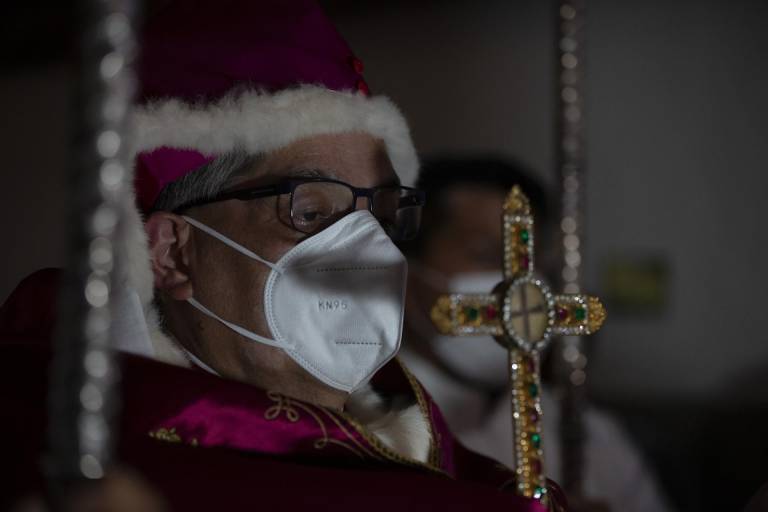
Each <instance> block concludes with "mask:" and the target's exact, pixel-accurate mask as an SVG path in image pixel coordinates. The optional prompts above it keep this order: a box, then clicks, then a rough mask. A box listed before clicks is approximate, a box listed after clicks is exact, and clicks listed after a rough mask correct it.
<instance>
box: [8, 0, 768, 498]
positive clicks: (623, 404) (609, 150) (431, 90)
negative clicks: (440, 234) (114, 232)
mask: <svg viewBox="0 0 768 512" xmlns="http://www.w3.org/2000/svg"><path fill="white" fill-rule="evenodd" d="M323 3H324V5H325V6H326V8H327V10H328V12H329V14H330V15H331V17H332V18H333V19H334V20H335V21H336V22H337V23H338V26H339V29H340V30H341V32H342V33H343V35H344V36H345V37H346V38H347V39H348V41H349V43H350V45H351V46H352V47H353V48H354V49H355V51H356V53H357V54H358V55H359V57H360V58H361V59H362V60H363V61H364V63H365V66H366V78H367V79H368V82H369V83H370V85H371V87H372V88H373V90H374V92H382V93H385V94H387V95H389V96H391V97H392V98H393V99H394V100H395V102H396V103H397V104H398V105H399V106H400V107H401V108H402V110H403V111H404V113H405V114H406V117H408V119H409V121H410V123H411V127H412V130H413V135H414V139H415V142H416V146H417V149H418V150H419V151H420V153H422V154H423V155H431V154H436V153H446V152H448V153H452V154H476V153H478V152H482V153H492V154H500V155H508V156H511V157H515V158H517V159H519V160H520V161H522V162H523V163H524V164H526V165H527V166H528V167H529V168H531V169H534V170H535V171H536V172H537V174H538V176H539V177H540V178H541V179H542V180H544V181H545V182H546V183H548V184H550V185H554V184H555V183H556V169H555V142H556V139H555V115H556V111H555V108H556V101H555V100H556V96H555V94H556V91H555V83H556V76H555V71H556V67H555V59H556V46H555V44H556V42H555V12H556V9H555V6H554V2H552V1H542V0H524V1H509V0H506V1H503V0H484V1H477V0H475V1H469V0H443V1H426V0H422V1H392V0H390V1H383V0H380V1H372V0H369V1H366V2H360V1H352V0H326V1H325V2H323ZM150 7H151V6H150ZM0 9H2V11H3V13H2V16H0V18H2V19H1V20H0V27H1V30H0V63H1V64H0V112H2V115H1V116H0V141H2V142H1V146H0V150H1V151H2V155H3V166H2V171H0V172H1V173H2V174H1V175H2V187H0V225H2V229H3V232H4V233H6V236H5V241H4V243H3V244H2V247H3V251H1V252H0V264H2V268H3V272H2V275H0V300H2V299H4V298H5V297H6V296H7V294H8V293H10V291H11V290H12V288H13V286H14V285H15V284H16V283H17V282H18V280H19V279H21V278H22V277H23V276H24V275H26V274H27V273H29V272H31V271H33V270H35V269H37V268H40V267H43V266H55V265H61V264H62V261H63V259H64V255H63V251H64V247H65V240H64V233H65V226H64V214H65V212H66V208H67V197H66V194H65V193H64V190H65V187H66V174H65V172H66V169H67V159H68V142H69V137H70V133H71V128H70V122H71V120H72V112H71V105H72V103H71V94H72V91H73V76H74V75H73V69H74V67H73V65H72V62H73V60H72V59H71V55H72V51H71V50H72V47H73V42H74V41H75V38H76V37H77V35H78V30H77V25H76V23H75V20H76V16H75V11H74V10H73V9H72V7H71V5H70V4H69V3H68V2H47V3H45V2H44V3H35V4H34V6H33V5H32V3H21V2H15V3H5V4H4V5H3V7H2V8H0ZM766 19H768V3H767V2H764V1H751V2H750V1H745V0H743V1H713V0H702V1H696V2H694V1H685V0H678V1H674V2H671V1H660V0H651V1H643V2H630V1H617V0H613V1H611V0H592V1H590V2H589V11H588V38H589V40H588V44H587V52H586V65H587V73H588V74H587V94H588V97H587V102H588V104H587V112H586V116H587V143H588V153H587V155H588V160H589V165H588V168H589V177H588V205H587V208H588V209H587V241H586V246H585V248H584V250H583V256H584V265H585V266H586V272H587V274H586V282H585V285H586V288H588V289H589V290H590V291H594V292H596V293H598V294H600V293H606V292H607V291H608V288H609V285H610V281H609V277H610V274H609V272H608V270H609V269H610V268H613V267H612V266H615V265H616V264H617V262H618V263H620V264H626V262H637V261H639V262H641V263H642V262H651V263H653V265H655V266H656V267H657V268H659V269H661V270H660V272H661V273H660V276H661V277H662V278H661V279H660V286H661V292H662V296H663V301H662V303H661V304H660V305H658V306H657V307H655V308H651V309H638V310H633V309H632V308H629V309H621V308H618V307H614V308H612V305H611V303H610V300H608V301H607V306H608V310H609V315H610V316H609V321H608V323H607V325H606V327H605V328H604V330H603V332H602V335H601V336H600V338H599V339H597V340H596V341H595V342H594V344H593V347H592V357H591V361H590V367H589V369H590V373H589V380H588V383H589V386H590V387H589V389H590V391H591V396H592V398H593V400H594V401H595V402H596V403H597V404H599V405H600V406H602V407H604V408H606V409H608V410H610V411H612V412H614V413H615V414H617V415H618V417H619V419H620V420H621V422H622V424H623V425H624V426H625V427H626V428H627V429H628V430H629V432H630V433H631V434H632V436H633V438H634V439H635V441H636V442H637V443H638V445H639V446H640V448H641V450H642V451H643V453H644V454H645V455H646V457H647V458H648V460H649V461H650V463H651V465H652V466H653V468H654V469H655V470H656V471H657V472H658V475H659V477H660V479H661V483H662V485H663V487H664V490H665V492H666V493H667V494H668V496H670V498H671V499H672V501H673V502H674V504H675V505H676V506H677V508H678V509H679V510H681V511H715V510H718V511H719V510H739V509H740V508H741V507H742V506H743V505H744V504H745V502H746V500H747V499H748V497H749V496H750V495H751V494H752V493H754V492H755V490H756V489H757V487H758V486H759V485H760V484H761V483H762V482H764V481H767V480H768V463H767V462H766V461H768V389H767V387H768V336H766V324H767V323H768V322H767V321H766V318H768V301H766V300H765V298H764V297H765V295H764V293H765V292H764V290H765V288H766V285H767V284H768V270H767V266H768V264H767V263H766V262H768V244H767V243H766V236H765V226H766V221H767V220H768V212H767V211H766V199H765V198H766V185H768V179H767V178H766V163H765V162H766V152H767V149H766V148H767V147H768V126H767V124H768V65H766V61H767V60H768V34H766V31H765V23H766ZM609 298H610V297H609ZM617 305H618V304H617Z"/></svg>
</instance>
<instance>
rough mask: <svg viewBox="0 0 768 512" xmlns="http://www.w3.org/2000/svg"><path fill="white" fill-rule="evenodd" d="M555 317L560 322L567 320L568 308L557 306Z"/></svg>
mask: <svg viewBox="0 0 768 512" xmlns="http://www.w3.org/2000/svg"><path fill="white" fill-rule="evenodd" d="M557 319H558V320H560V321H561V322H564V321H566V320H568V310H567V309H566V308H563V307H559V308H557Z"/></svg>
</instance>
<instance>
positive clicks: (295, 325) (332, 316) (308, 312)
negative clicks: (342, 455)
mask: <svg viewBox="0 0 768 512" xmlns="http://www.w3.org/2000/svg"><path fill="white" fill-rule="evenodd" d="M184 219H185V220H186V221H187V222H189V223H190V224H191V225H192V226H194V227H196V228H197V229H200V230H201V231H203V232H205V233H207V234H208V235H210V236H213V237H214V238H216V239H218V240H220V241H221V242H222V243H224V244H226V245H228V246H229V247H231V248H233V249H234V250H236V251H238V252H239V253H241V254H243V255H245V256H247V257H249V258H251V259H253V260H255V261H258V262H260V263H262V264H264V265H266V266H268V267H270V269H271V271H270V273H269V277H268V278H267V282H266V285H265V287H264V302H263V303H264V314H265V316H266V319H267V324H268V327H269V331H270V334H271V338H268V337H265V336H262V335H260V334H257V333H255V332H253V331H250V330H248V329H246V328H244V327H242V326H240V325H236V324H234V323H232V322H230V321H228V320H226V319H223V318H221V317H219V316H218V315H216V313H214V312H213V311H211V309H209V308H208V307H206V306H204V305H203V304H201V303H200V302H198V301H197V300H196V299H194V298H191V299H189V300H188V302H189V303H190V304H191V305H192V306H194V307H195V308H197V309H198V310H199V311H201V312H202V313H203V314H205V315H207V316H209V317H211V318H214V319H216V320H218V321H219V322H221V323H222V324H224V325H225V326H227V327H228V328H229V329H231V330H233V331H235V332H237V333H238V334H240V335H242V336H244V337H245V338H248V339H250V340H252V341H256V342H259V343H264V344H267V345H271V346H274V347H278V348H280V349H282V350H283V351H284V352H285V353H286V354H288V355H289V356H290V357H291V358H292V359H293V360H294V361H295V362H296V363H297V364H298V365H300V366H301V367H302V368H304V369H305V370H306V371H307V372H309V373H310V374H312V375H313V376H315V377H316V378H317V379H318V380H320V381H321V382H323V383H325V384H327V385H329V386H331V387H333V388H336V389H340V390H342V391H347V392H351V391H354V390H356V389H358V388H359V387H361V386H362V385H364V384H365V383H366V382H368V380H369V379H370V378H371V377H372V376H373V374H374V373H376V371H377V370H378V369H379V368H381V367H382V366H383V365H384V364H386V363H387V361H389V360H390V359H391V358H392V357H394V355H395V354H396V353H397V351H398V349H399V347H400V339H401V336H402V327H403V312H404V308H405V287H406V276H407V263H406V260H405V257H404V256H403V254H402V253H401V252H400V250H399V249H398V248H397V247H396V246H395V244H394V243H392V240H391V239H390V238H389V236H388V235H387V234H386V232H385V231H384V229H383V228H382V227H381V225H380V224H379V222H378V221H377V220H376V219H375V218H374V217H373V215H371V214H370V212H368V211H366V210H360V211H355V212H352V213H350V214H349V215H347V216H345V217H343V218H342V219H340V220H339V221H338V222H336V223H334V224H332V225H331V226H329V227H328V228H326V229H324V230H323V231H321V232H319V233H317V234H315V235H313V236H311V237H309V238H307V239H306V240H303V241H302V242H301V243H299V244H298V245H296V246H295V247H293V248H292V249H291V250H289V251H288V252H287V253H285V254H284V255H283V256H282V257H281V258H280V259H279V260H278V261H276V262H274V263H273V262H270V261H267V260H265V259H263V258H261V257H260V256H258V255H257V254H255V253H254V252H252V251H250V250H249V249H247V248H245V247H243V246H242V245H240V244H238V243H237V242H235V241H233V240H231V239H230V238H227V237H226V236H224V235H223V234H221V233H219V232H218V231H216V230H214V229H212V228H210V227H208V226H206V225H205V224H203V223H201V222H199V221H197V220H195V219H192V218H190V217H187V216H184Z"/></svg>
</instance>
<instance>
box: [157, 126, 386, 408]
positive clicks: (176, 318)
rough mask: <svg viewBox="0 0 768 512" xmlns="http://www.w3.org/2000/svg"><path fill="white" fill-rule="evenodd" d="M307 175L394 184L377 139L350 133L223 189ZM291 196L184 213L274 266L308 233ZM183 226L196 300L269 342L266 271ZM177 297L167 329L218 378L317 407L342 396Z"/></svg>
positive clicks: (289, 151)
mask: <svg viewBox="0 0 768 512" xmlns="http://www.w3.org/2000/svg"><path fill="white" fill-rule="evenodd" d="M308 173H310V174H309V175H311V176H320V177H328V178H333V179H337V180H340V181H344V182H346V183H349V184H350V185H353V186H356V187H375V186H381V185H388V184H395V183H397V181H398V180H397V176H396V174H395V172H394V170H393V169H392V165H391V163H390V161H389V159H388V157H387V155H386V152H385V149H384V145H383V143H382V142H381V141H379V140H377V139H374V138H373V137H371V136H370V135H367V134H363V133H348V134H340V135H319V136H314V137H311V138H307V139H303V140H300V141H298V142H294V143H292V144H291V145H289V146H286V147H284V148H282V149H280V150H277V151H274V152H272V153H270V154H268V155H267V156H266V157H265V158H264V159H262V160H260V161H259V163H258V164H257V165H256V167H255V168H254V169H251V170H249V172H247V173H245V174H244V175H242V176H238V177H237V178H235V179H234V180H233V182H232V183H231V184H229V185H228V187H227V188H240V187H244V186H248V187H254V186H264V185H271V184H274V183H276V182H278V181H281V180H282V179H285V178H288V177H301V176H307V175H308ZM288 199H289V198H288V196H287V195H284V196H275V197H267V198H261V199H254V200H250V201H240V200H229V201H222V202H217V203H212V204H208V205H204V206H199V207H195V208H191V209H189V210H188V211H186V212H185V214H186V215H188V216H190V217H193V218H195V219H197V220H199V221H200V222H203V223H204V224H207V225H208V226H210V227H212V228H213V229H215V230H217V231H219V232H220V233H222V234H224V235H226V236H227V237H229V238H231V239H233V240H235V241H237V242H238V243H239V244H241V245H244V246H245V247H247V248H248V249H250V250H251V251H253V252H255V253H256V254H258V255H259V256H260V257H262V258H264V259H266V260H268V261H272V262H275V261H277V260H279V259H280V257H281V256H283V255H284V254H285V253H286V252H287V251H288V250H290V249H291V248H292V247H294V246H295V245H296V244H298V243H299V242H301V241H302V240H304V239H305V238H307V236H308V235H306V234H304V233H301V232H298V231H296V230H295V229H294V228H293V227H291V223H290V213H289V211H288V210H289V207H288V206H289V200H288ZM357 207H358V208H367V202H366V200H364V199H360V200H359V202H358V204H357ZM185 229H188V232H187V234H188V241H187V243H186V244H185V246H184V247H185V249H184V251H183V252H184V254H183V257H184V258H185V259H186V262H185V266H186V272H187V274H188V276H189V279H190V283H191V288H192V293H193V295H194V297H195V298H196V299H197V300H198V301H199V302H201V303H202V304H205V305H206V306H207V307H208V308H209V309H211V310H213V311H214V312H215V313H216V314H217V315H219V316H220V317H222V318H226V319H227V320H229V321H231V322H233V323H235V324H238V325H241V326H243V327H245V328H246V329H248V330H251V331H253V332H256V333H258V334H260V335H262V336H265V337H271V333H270V332H269V329H268V327H267V321H266V318H265V315H264V304H263V296H264V295H263V294H264V285H265V282H266V279H267V276H268V275H269V272H270V269H269V268H268V267H267V266H266V265H263V264H261V263H258V262H256V261H253V260H252V259H250V258H248V257H246V256H244V255H242V254H240V253H239V252H237V251H235V250H233V249H231V248H230V247H228V246H227V245H225V244H223V243H221V242H220V241H218V240H216V239H215V238H213V237H211V236H209V235H207V234H205V233H203V232H201V231H199V230H195V229H190V228H189V225H188V224H186V228H185ZM161 296H162V290H161ZM178 299H179V297H178V296H177V297H176V298H175V299H173V298H170V297H168V295H167V294H166V295H165V296H164V297H163V305H164V313H165V315H166V317H167V319H168V322H167V324H168V326H169V328H170V330H171V332H172V333H173V334H174V336H175V337H176V338H177V339H178V340H179V341H180V342H181V343H182V344H184V345H185V346H186V347H187V349H189V350H190V351H192V352H193V353H194V354H195V355H197V356H198V357H199V358H200V359H202V360H203V361H205V362H206V363H207V364H208V365H210V366H212V367H213V368H214V369H215V370H216V371H217V372H219V373H220V374H222V375H225V376H228V377H231V378H235V379H239V380H243V381H246V382H251V383H253V384H256V385H258V386H260V387H263V388H268V389H274V390H278V391H281V392H284V393H286V394H288V395H292V396H296V397H298V398H304V399H308V400H314V401H316V402H321V403H322V402H324V401H325V400H324V399H323V398H321V397H317V396H314V395H312V393H319V394H320V395H323V396H324V395H325V394H331V395H334V394H335V393H339V392H336V390H333V389H332V388H328V387H327V386H325V385H324V384H321V383H320V382H319V381H317V380H316V379H315V378H314V377H312V376H311V375H310V374H309V373H307V372H306V371H305V370H304V369H302V368H301V367H300V366H298V365H297V364H296V363H295V362H294V361H293V360H292V359H291V358H290V357H288V356H287V355H286V354H285V353H284V352H283V351H282V350H280V349H277V348H274V347H270V346H267V345H263V344H261V343H255V342H253V341H249V340H248V339H246V338H244V337H242V336H240V335H238V334H236V333H234V332H233V331H231V330H229V329H227V328H226V327H224V326H223V325H221V324H220V323H218V322H217V321H216V320H213V319H210V318H209V317H207V316H204V315H202V314H201V313H199V312H198V311H197V310H196V309H194V308H193V307H192V306H190V305H189V304H187V303H186V302H184V301H182V300H178ZM308 390H309V391H308Z"/></svg>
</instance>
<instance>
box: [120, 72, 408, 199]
mask: <svg viewBox="0 0 768 512" xmlns="http://www.w3.org/2000/svg"><path fill="white" fill-rule="evenodd" d="M134 119H135V128H136V130H135V133H136V135H135V137H136V140H135V144H134V148H135V153H139V152H144V151H150V150H152V149H155V148H159V147H162V146H168V147H172V148H180V149H195V150H198V151H200V152H201V153H203V154H206V155H218V154H222V153H225V152H227V151H231V150H233V149H235V148H236V147H241V148H243V149H245V150H246V151H248V152H250V153H263V152H267V151H273V150H275V149H279V148H282V147H284V146H287V145H288V144H290V143H291V142H294V141H297V140H299V139H302V138H306V137H310V136H312V135H319V134H324V133H344V132H366V133H369V134H371V135H373V136H374V137H377V138H379V139H381V140H382V141H384V144H385V146H386V149H387V154H388V155H389V158H390V160H391V162H392V166H393V167H394V169H395V172H397V174H398V176H399V177H400V180H401V181H402V183H403V184H405V185H410V184H412V183H413V181H414V180H415V178H416V172H417V171H418V167H419V163H418V158H417V156H416V150H415V149H414V147H413V142H412V141H411V136H410V131H409V129H408V124H407V123H406V121H405V119H404V118H403V115H402V114H401V113H400V111H399V110H398V108H397V107H396V106H395V105H394V104H393V103H392V102H391V101H390V100H389V99H388V98H386V97H384V96H374V97H366V96H364V95H363V94H361V93H352V92H338V91H332V90H329V89H325V88H324V87H319V86H316V85H303V86H300V87H296V88H294V89H286V90H283V91H279V92H276V93H274V94H270V93H266V92H260V91H245V92H242V93H238V94H233V95H231V96H227V97H224V98H223V99H221V100H219V101H218V102H216V103H213V104H207V105H204V106H196V105H190V104H188V103H184V102H182V101H179V100H177V99H168V100H161V101H157V102H154V103H150V104H148V105H146V106H142V107H140V108H138V109H137V111H136V113H135V117H134Z"/></svg>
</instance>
